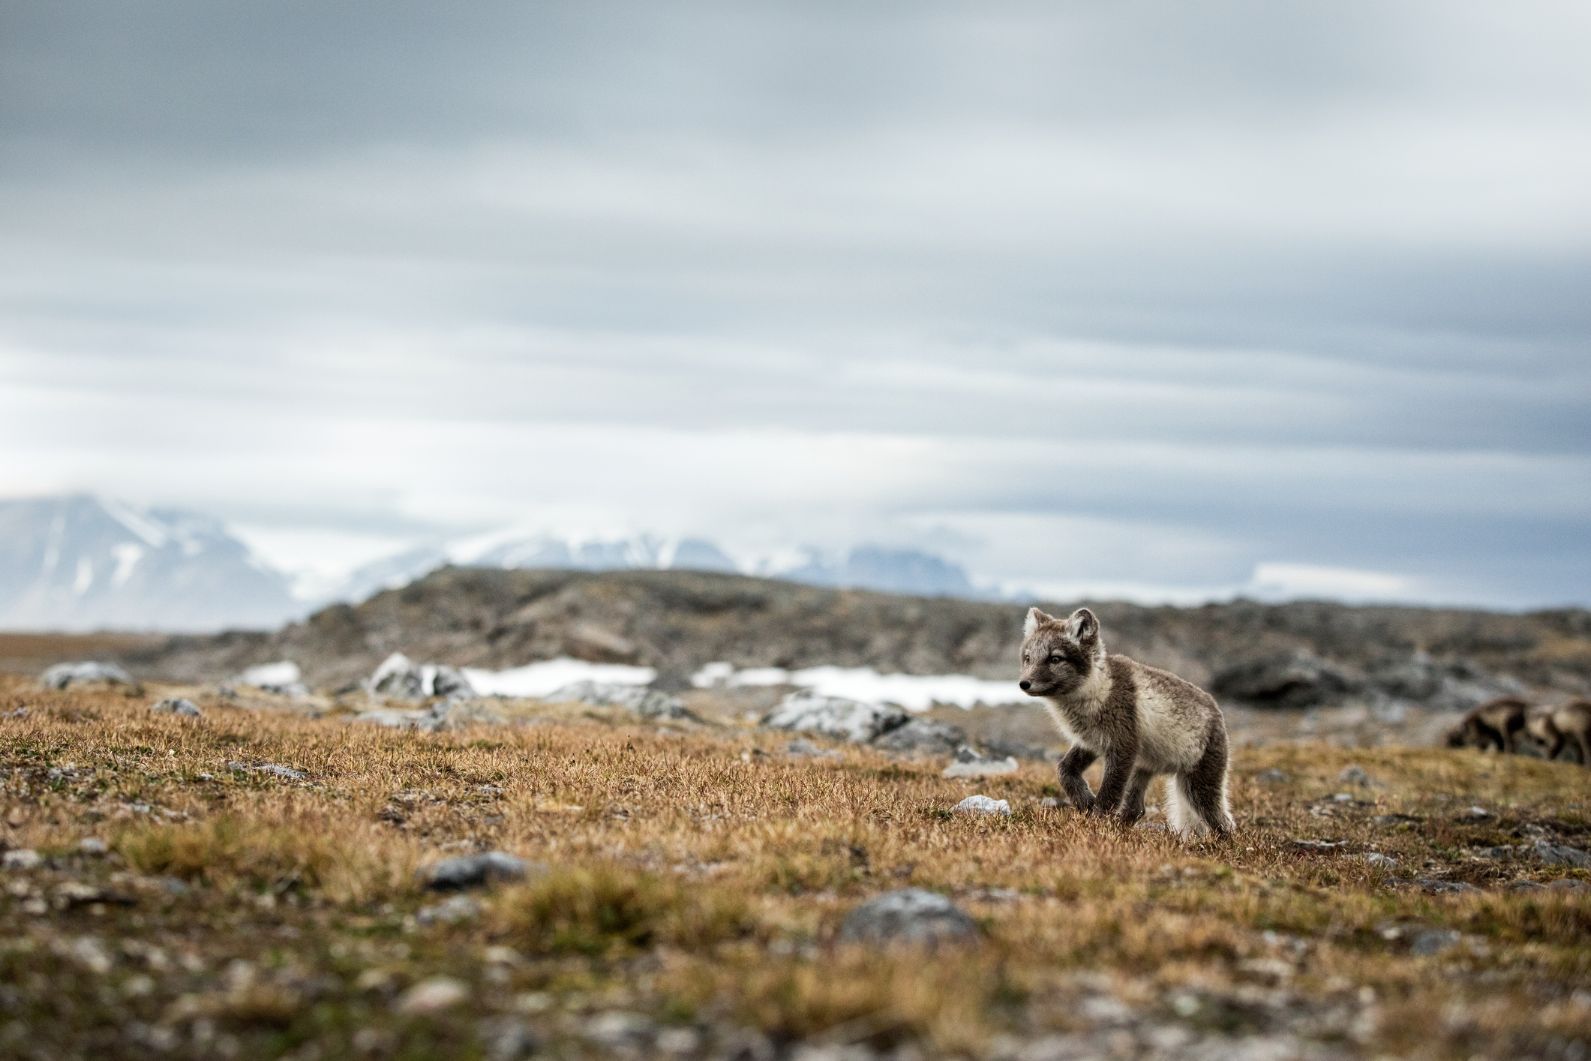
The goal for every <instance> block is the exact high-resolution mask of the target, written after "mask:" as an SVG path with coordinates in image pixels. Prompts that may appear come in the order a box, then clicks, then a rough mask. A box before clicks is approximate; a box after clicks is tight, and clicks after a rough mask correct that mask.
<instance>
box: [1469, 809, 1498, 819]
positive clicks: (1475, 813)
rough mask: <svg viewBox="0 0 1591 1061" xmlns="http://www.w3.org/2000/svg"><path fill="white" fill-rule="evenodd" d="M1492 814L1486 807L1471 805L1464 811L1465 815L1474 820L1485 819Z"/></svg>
mask: <svg viewBox="0 0 1591 1061" xmlns="http://www.w3.org/2000/svg"><path fill="white" fill-rule="evenodd" d="M1491 816H1492V812H1491V811H1489V810H1487V809H1486V808H1485V807H1471V808H1470V809H1469V810H1467V811H1465V812H1464V817H1466V818H1470V819H1473V820H1474V821H1484V820H1485V819H1487V818H1490V817H1491Z"/></svg>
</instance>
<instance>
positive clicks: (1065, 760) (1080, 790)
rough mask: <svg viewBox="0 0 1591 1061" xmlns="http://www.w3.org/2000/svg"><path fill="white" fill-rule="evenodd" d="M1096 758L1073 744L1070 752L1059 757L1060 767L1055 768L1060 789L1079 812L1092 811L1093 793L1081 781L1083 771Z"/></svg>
mask: <svg viewBox="0 0 1591 1061" xmlns="http://www.w3.org/2000/svg"><path fill="white" fill-rule="evenodd" d="M1097 758H1099V756H1097V755H1095V754H1094V753H1093V752H1091V751H1089V750H1088V749H1087V748H1085V747H1083V746H1082V745H1081V744H1074V745H1072V747H1071V750H1070V751H1068V752H1067V753H1066V754H1065V755H1063V756H1061V762H1060V765H1059V766H1058V767H1057V768H1056V771H1057V772H1058V773H1059V774H1060V776H1061V788H1063V789H1065V790H1066V795H1067V796H1068V798H1070V799H1071V801H1072V806H1074V807H1076V808H1077V809H1078V810H1080V811H1084V812H1087V811H1091V810H1093V809H1094V793H1093V791H1092V790H1091V789H1090V788H1089V787H1088V782H1087V781H1085V780H1084V779H1083V771H1084V770H1087V769H1088V768H1089V767H1090V766H1092V765H1093V764H1094V760H1095V759H1097Z"/></svg>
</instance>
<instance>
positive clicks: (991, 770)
mask: <svg viewBox="0 0 1591 1061" xmlns="http://www.w3.org/2000/svg"><path fill="white" fill-rule="evenodd" d="M1014 773H1016V760H1015V759H1013V758H1012V757H1011V756H1009V755H1008V756H1006V757H1005V758H1003V759H994V758H990V757H989V756H986V755H984V754H983V753H982V752H980V751H978V750H977V749H976V748H974V747H972V746H971V745H969V744H963V745H962V746H961V747H959V748H957V749H956V756H955V759H954V760H953V761H952V762H951V764H950V765H949V766H947V767H945V769H944V771H943V772H942V773H941V774H940V776H941V777H1000V776H1001V775H1004V774H1014Z"/></svg>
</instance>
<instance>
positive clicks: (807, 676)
mask: <svg viewBox="0 0 1591 1061" xmlns="http://www.w3.org/2000/svg"><path fill="white" fill-rule="evenodd" d="M691 684H692V685H694V686H695V687H696V688H698V689H706V688H713V687H717V686H726V685H727V686H730V687H736V686H754V685H793V686H795V687H797V688H800V689H810V690H811V691H812V692H814V693H816V694H818V695H820V696H832V697H840V698H843V699H846V700H860V701H863V702H865V703H873V704H897V705H899V706H900V707H904V708H905V709H906V710H908V711H926V710H928V709H929V708H930V707H932V706H934V705H935V704H953V705H955V706H956V707H966V708H970V707H975V706H977V705H979V704H986V705H991V706H994V705H1000V704H1019V703H1024V702H1026V700H1027V699H1028V698H1027V697H1026V696H1025V695H1024V694H1023V693H1022V692H1021V691H1020V690H1018V689H1017V687H1016V682H1015V681H991V680H989V679H987V678H974V677H972V676H971V675H969V674H880V673H879V672H878V671H876V670H873V669H872V668H871V667H806V668H804V669H801V670H784V669H782V668H779V667H751V668H748V669H746V670H740V671H737V670H735V669H734V668H733V667H732V666H730V665H729V664H727V663H722V662H719V663H709V664H707V665H706V666H704V667H702V668H701V669H700V670H698V671H697V672H696V673H695V674H694V675H692V676H691Z"/></svg>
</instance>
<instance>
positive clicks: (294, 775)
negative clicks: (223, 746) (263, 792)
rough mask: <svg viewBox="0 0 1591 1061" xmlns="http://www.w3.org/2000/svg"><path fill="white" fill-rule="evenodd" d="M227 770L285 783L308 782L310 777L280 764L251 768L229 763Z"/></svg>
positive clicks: (246, 765)
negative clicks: (275, 778)
mask: <svg viewBox="0 0 1591 1061" xmlns="http://www.w3.org/2000/svg"><path fill="white" fill-rule="evenodd" d="M226 765H227V769H229V770H231V771H233V772H234V773H239V774H247V773H255V774H269V775H271V776H272V777H279V778H281V779H282V780H284V781H307V780H308V779H309V775H308V774H306V773H304V771H302V770H294V769H293V768H292V767H291V766H282V765H280V764H278V763H261V764H260V765H259V766H250V765H249V764H248V763H239V762H228V763H227V764H226Z"/></svg>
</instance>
